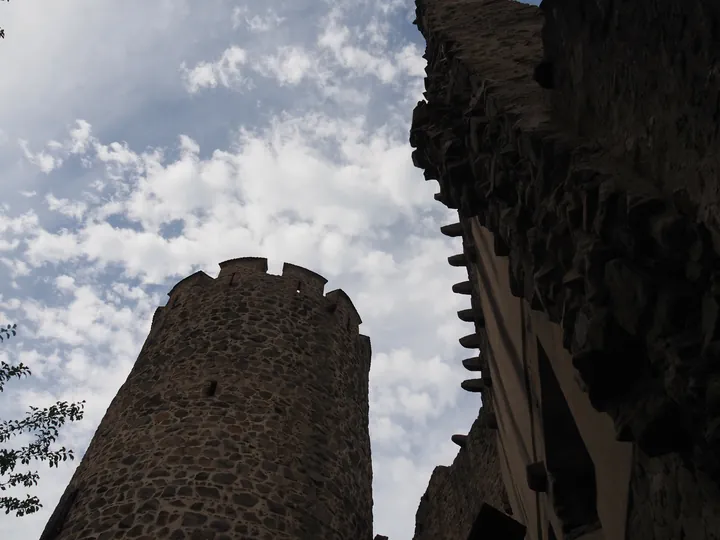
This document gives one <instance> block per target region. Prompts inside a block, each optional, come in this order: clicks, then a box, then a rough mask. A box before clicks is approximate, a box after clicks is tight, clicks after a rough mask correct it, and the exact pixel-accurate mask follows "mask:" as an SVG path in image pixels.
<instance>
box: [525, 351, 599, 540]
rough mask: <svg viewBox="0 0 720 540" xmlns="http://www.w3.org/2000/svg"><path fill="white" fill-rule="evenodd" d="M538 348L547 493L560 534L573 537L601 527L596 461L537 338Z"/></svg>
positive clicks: (567, 537) (568, 537)
mask: <svg viewBox="0 0 720 540" xmlns="http://www.w3.org/2000/svg"><path fill="white" fill-rule="evenodd" d="M537 351H538V364H539V371H540V387H541V390H540V392H541V400H542V403H541V408H542V423H543V428H544V435H545V437H544V438H545V460H546V465H547V471H548V477H549V496H550V498H551V500H552V504H553V507H554V508H555V514H556V515H557V517H558V519H560V521H561V523H562V528H563V537H564V538H566V539H572V538H576V537H577V536H578V535H579V534H582V533H586V532H589V531H591V530H595V529H598V528H600V522H599V519H598V515H597V487H596V481H595V465H594V463H593V461H592V458H591V457H590V454H589V453H588V451H587V448H586V447H585V442H584V441H583V439H582V437H581V436H580V432H579V431H578V428H577V425H576V424H575V419H574V418H573V415H572V412H571V411H570V407H569V406H568V404H567V401H566V400H565V395H564V394H563V391H562V388H560V383H559V382H558V380H557V377H556V376H555V372H554V371H553V368H552V366H551V364H550V360H549V358H548V356H547V354H546V353H545V350H544V349H543V347H542V345H541V344H540V341H539V340H537ZM550 538H554V536H550Z"/></svg>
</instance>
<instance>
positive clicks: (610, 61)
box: [543, 0, 720, 247]
mask: <svg viewBox="0 0 720 540" xmlns="http://www.w3.org/2000/svg"><path fill="white" fill-rule="evenodd" d="M543 13H544V15H545V18H546V21H547V24H546V25H545V28H544V31H543V44H544V51H545V55H546V57H547V58H548V59H549V60H551V61H552V63H553V66H554V81H553V82H554V86H555V89H554V90H553V91H551V92H547V95H548V97H549V98H550V99H551V102H552V104H553V112H554V114H555V115H556V116H557V117H558V118H562V119H563V120H565V121H567V123H568V125H571V126H573V128H575V129H577V130H578V132H579V133H581V134H582V135H585V136H588V137H592V138H598V139H600V140H601V141H602V144H603V146H604V147H606V148H608V149H612V150H613V151H614V152H616V153H622V154H626V155H628V156H629V157H630V160H631V161H632V164H633V167H634V169H635V170H637V171H638V172H640V173H641V174H644V175H645V176H646V177H647V178H648V179H650V180H651V181H652V182H653V183H654V184H655V185H657V186H658V187H660V188H662V189H664V190H666V191H667V192H669V193H672V191H675V190H677V189H680V188H684V189H687V191H688V194H689V198H690V199H691V200H693V201H694V203H695V204H696V205H699V206H700V214H701V216H702V217H703V219H704V220H705V221H706V223H707V224H708V225H709V228H710V230H711V231H712V232H713V236H714V237H715V241H716V247H717V246H720V220H719V218H718V216H720V213H719V212H718V210H720V190H719V187H720V186H719V185H718V182H717V180H716V178H717V177H718V175H719V174H720V166H719V165H720V162H719V159H720V158H719V157H718V155H717V148H718V144H720V138H719V136H718V135H719V132H718V126H720V5H719V4H718V3H717V2H715V1H714V0H687V1H683V2H677V1H675V0H645V1H642V2H617V1H614V0H577V1H574V2H568V1H565V0H544V1H543Z"/></svg>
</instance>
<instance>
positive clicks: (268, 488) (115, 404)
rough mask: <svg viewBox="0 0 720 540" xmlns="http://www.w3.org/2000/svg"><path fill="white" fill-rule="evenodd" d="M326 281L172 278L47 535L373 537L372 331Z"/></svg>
mask: <svg viewBox="0 0 720 540" xmlns="http://www.w3.org/2000/svg"><path fill="white" fill-rule="evenodd" d="M326 281H327V280H326V279H325V278H323V277H322V276H320V275H318V274H316V273H314V272H311V271H309V270H306V269H304V268H300V267H298V266H295V265H292V264H287V263H286V264H285V265H284V266H283V273H282V276H275V275H269V274H267V260H266V259H262V258H253V257H245V258H240V259H232V260H229V261H225V262H223V263H221V264H220V274H219V276H218V277H217V278H216V279H213V278H211V277H209V276H208V275H207V274H205V273H203V272H197V273H195V274H193V275H191V276H190V277H187V278H185V279H184V280H182V281H181V282H179V283H178V284H177V285H176V286H175V287H174V288H173V289H172V291H170V293H169V297H170V299H169V301H168V303H167V305H166V306H164V307H160V308H158V309H157V311H156V313H155V316H154V317H153V322H152V327H151V330H150V335H149V336H148V338H147V340H146V342H145V344H144V346H143V348H142V350H141V352H140V355H139V357H138V360H137V362H136V363H135V366H134V367H133V369H132V371H131V372H130V375H129V376H128V378H127V381H126V382H125V384H123V386H122V387H121V388H120V390H119V392H118V394H117V396H116V397H115V399H114V400H113V401H112V403H111V404H110V407H109V408H108V410H107V413H106V414H105V417H104V418H103V420H102V422H101V423H100V426H99V427H98V429H97V431H96V433H95V435H94V437H93V439H92V441H91V443H90V446H89V448H88V450H87V453H86V454H85V456H84V457H83V459H82V461H81V463H80V465H79V467H78V469H77V471H76V472H75V474H74V476H73V478H72V480H71V481H70V484H69V485H68V488H67V490H66V491H65V493H64V495H63V497H62V498H61V500H60V502H59V504H58V506H57V508H56V509H55V512H54V514H53V515H52V516H51V518H50V521H49V522H48V524H47V526H46V528H45V531H44V532H43V535H42V537H41V540H110V539H113V540H116V539H117V540H119V539H137V540H140V539H142V540H163V539H172V540H183V539H186V540H201V539H202V540H206V539H207V540H242V539H248V540H250V539H252V540H283V539H287V540H305V539H307V540H311V539H321V538H322V539H323V540H329V539H336V540H371V538H372V485H371V484H372V465H371V460H370V438H369V433H368V375H369V370H370V354H371V353H370V339H369V338H368V337H367V336H363V335H360V334H359V330H358V326H359V325H360V322H361V321H360V317H359V315H358V313H357V311H356V310H355V308H354V306H353V304H352V302H351V300H350V298H349V297H348V296H347V295H346V294H345V293H344V292H343V291H342V290H335V291H332V292H329V293H327V295H323V289H324V286H325V283H326Z"/></svg>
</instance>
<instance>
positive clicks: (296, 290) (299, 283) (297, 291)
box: [295, 281, 302, 293]
mask: <svg viewBox="0 0 720 540" xmlns="http://www.w3.org/2000/svg"><path fill="white" fill-rule="evenodd" d="M301 290H302V281H298V284H297V287H296V288H295V292H296V293H299V292H300V291H301Z"/></svg>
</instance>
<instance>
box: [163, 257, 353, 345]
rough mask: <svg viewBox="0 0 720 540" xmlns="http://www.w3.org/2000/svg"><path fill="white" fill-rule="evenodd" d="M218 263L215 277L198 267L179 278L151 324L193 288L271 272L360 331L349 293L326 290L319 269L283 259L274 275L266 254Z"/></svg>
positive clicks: (293, 290) (289, 287) (293, 289)
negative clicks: (304, 266)
mask: <svg viewBox="0 0 720 540" xmlns="http://www.w3.org/2000/svg"><path fill="white" fill-rule="evenodd" d="M219 266H220V273H219V274H218V277H217V278H215V279H213V278H212V277H210V276H209V275H207V274H206V273H205V272H203V271H199V272H195V273H194V274H192V275H190V276H188V277H186V278H184V279H182V280H180V281H179V282H178V283H177V284H176V285H175V286H174V287H173V288H172V289H171V290H170V292H169V293H168V296H169V297H170V299H169V300H168V303H167V305H166V306H165V307H163V308H159V310H158V311H157V312H156V314H155V316H154V317H153V324H152V327H153V328H154V327H156V326H157V325H159V323H160V322H161V321H162V320H163V318H164V315H165V314H166V313H167V310H168V309H172V308H173V307H175V306H176V305H179V303H181V302H183V301H184V300H183V298H184V297H186V296H187V295H188V293H189V291H190V290H191V289H194V288H196V287H201V288H205V287H209V286H211V285H213V284H215V283H217V282H218V281H223V282H227V283H228V284H229V286H230V287H232V286H235V285H237V284H239V283H241V282H243V281H244V280H246V279H249V278H258V277H259V276H268V277H272V278H274V279H278V278H282V280H284V281H286V283H287V285H282V286H283V287H285V286H287V289H288V290H289V291H292V292H294V293H296V294H303V295H308V296H317V297H322V298H324V299H325V302H326V305H325V306H324V307H325V309H326V311H327V312H329V313H334V314H336V316H337V317H338V319H339V321H340V324H341V325H343V326H344V327H345V328H346V329H347V330H349V331H359V326H360V324H362V319H361V318H360V314H359V313H358V312H357V309H356V308H355V305H354V304H353V302H352V300H350V297H349V296H348V295H347V294H346V293H345V291H343V290H341V289H336V290H334V291H330V292H328V293H327V294H325V284H326V283H327V279H326V278H325V277H323V276H321V275H320V274H318V273H317V272H313V271H312V270H308V269H307V268H303V267H302V266H297V265H295V264H291V263H284V264H283V267H282V274H281V275H280V276H271V274H268V262H267V259H266V258H264V257H239V258H236V259H229V260H227V261H223V262H221V263H220V264H219Z"/></svg>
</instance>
